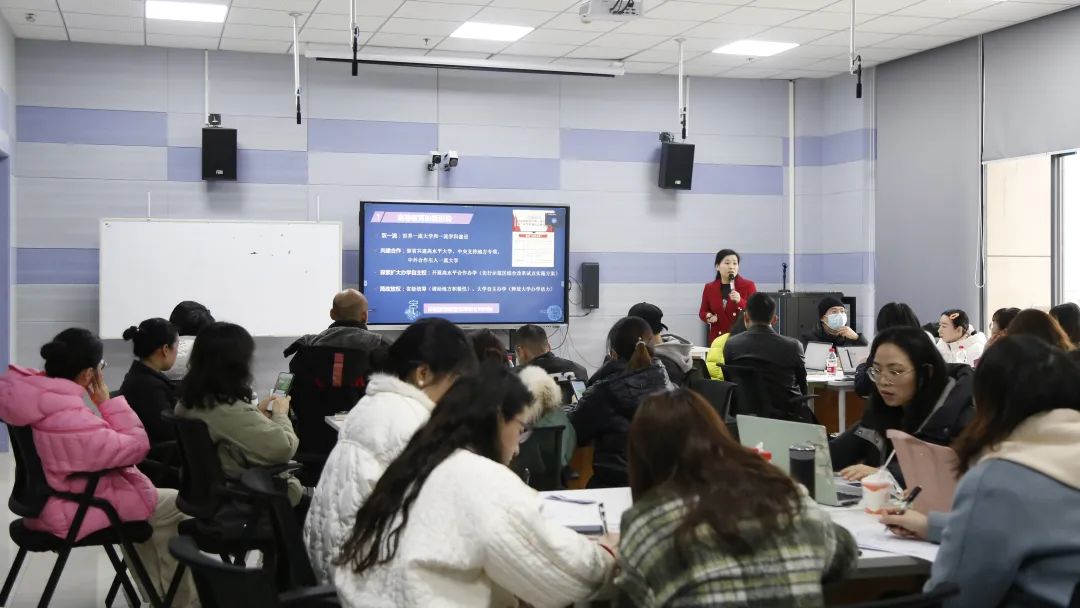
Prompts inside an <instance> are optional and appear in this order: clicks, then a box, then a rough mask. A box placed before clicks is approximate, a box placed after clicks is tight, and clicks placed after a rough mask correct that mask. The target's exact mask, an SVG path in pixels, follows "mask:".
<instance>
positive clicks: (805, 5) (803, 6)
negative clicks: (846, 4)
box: [750, 0, 836, 11]
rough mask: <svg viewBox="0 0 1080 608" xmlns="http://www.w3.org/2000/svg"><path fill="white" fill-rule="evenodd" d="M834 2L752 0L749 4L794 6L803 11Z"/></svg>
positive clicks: (834, 0) (821, 0) (814, 9)
mask: <svg viewBox="0 0 1080 608" xmlns="http://www.w3.org/2000/svg"><path fill="white" fill-rule="evenodd" d="M835 2H836V0H754V2H753V3H751V4H750V6H753V7H758V8H796V9H800V10H804V11H816V10H818V9H822V8H825V7H826V6H829V5H830V4H833V3H835Z"/></svg>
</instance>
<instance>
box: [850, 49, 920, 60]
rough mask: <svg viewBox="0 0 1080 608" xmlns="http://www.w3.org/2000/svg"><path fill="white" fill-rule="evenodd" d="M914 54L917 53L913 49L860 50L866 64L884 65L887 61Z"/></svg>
mask: <svg viewBox="0 0 1080 608" xmlns="http://www.w3.org/2000/svg"><path fill="white" fill-rule="evenodd" d="M914 52H915V51H912V50H911V49H900V48H897V49H893V48H885V47H880V48H878V47H875V48H869V49H860V50H859V55H861V56H862V58H863V62H864V63H884V62H886V61H892V60H893V59H899V58H901V57H907V56H908V55H911V54H913V53H914Z"/></svg>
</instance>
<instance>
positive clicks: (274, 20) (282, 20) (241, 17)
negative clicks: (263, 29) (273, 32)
mask: <svg viewBox="0 0 1080 608" xmlns="http://www.w3.org/2000/svg"><path fill="white" fill-rule="evenodd" d="M304 19H305V17H300V19H299V20H298V21H299V24H300V25H303V24H304ZM228 22H229V23H236V24H240V25H271V26H278V27H284V26H285V25H288V26H289V27H292V17H290V16H289V13H287V12H285V11H268V10H264V9H261V8H239V7H238V8H232V9H230V10H229V17H228Z"/></svg>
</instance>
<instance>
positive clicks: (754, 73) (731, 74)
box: [718, 66, 781, 78]
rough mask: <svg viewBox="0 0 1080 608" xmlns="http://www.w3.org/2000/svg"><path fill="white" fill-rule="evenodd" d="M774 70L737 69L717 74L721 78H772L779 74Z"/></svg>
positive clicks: (756, 68)
mask: <svg viewBox="0 0 1080 608" xmlns="http://www.w3.org/2000/svg"><path fill="white" fill-rule="evenodd" d="M780 73H781V71H780V70H777V69H776V68H758V67H752V66H750V67H738V68H732V69H730V70H728V71H726V72H721V73H720V74H718V76H720V77H721V78H772V77H773V76H776V75H778V74H780Z"/></svg>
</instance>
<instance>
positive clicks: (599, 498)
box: [540, 488, 931, 579]
mask: <svg viewBox="0 0 1080 608" xmlns="http://www.w3.org/2000/svg"><path fill="white" fill-rule="evenodd" d="M552 494H557V495H560V496H565V497H568V498H573V499H575V500H591V501H594V502H603V503H604V512H605V520H606V523H607V526H608V530H610V531H612V532H618V531H619V526H620V524H621V521H622V514H623V513H624V512H625V511H626V510H627V509H629V508H630V506H631V504H633V500H632V499H631V496H630V488H604V489H596V490H562V491H559V492H541V493H540V495H541V496H548V495H552ZM821 508H822V509H823V510H824V511H825V512H826V513H828V514H829V516H830V517H831V518H832V520H833V521H834V522H836V523H837V524H839V525H841V526H843V527H845V528H847V529H848V530H849V531H852V535H853V536H854V531H853V530H854V529H856V528H858V527H859V524H860V523H865V522H864V521H860V520H865V519H866V518H869V517H870V516H869V515H866V514H865V513H863V512H862V511H860V510H859V509H858V508H857V507H821ZM930 565H931V562H929V561H926V560H923V559H919V558H916V557H911V556H909V555H900V554H896V553H887V552H884V551H874V550H872V549H862V550H861V552H860V555H859V564H858V567H857V570H856V572H855V573H854V574H853V575H852V576H851V577H850V578H854V579H864V578H884V577H898V576H911V575H925V574H928V573H929V572H930Z"/></svg>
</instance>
